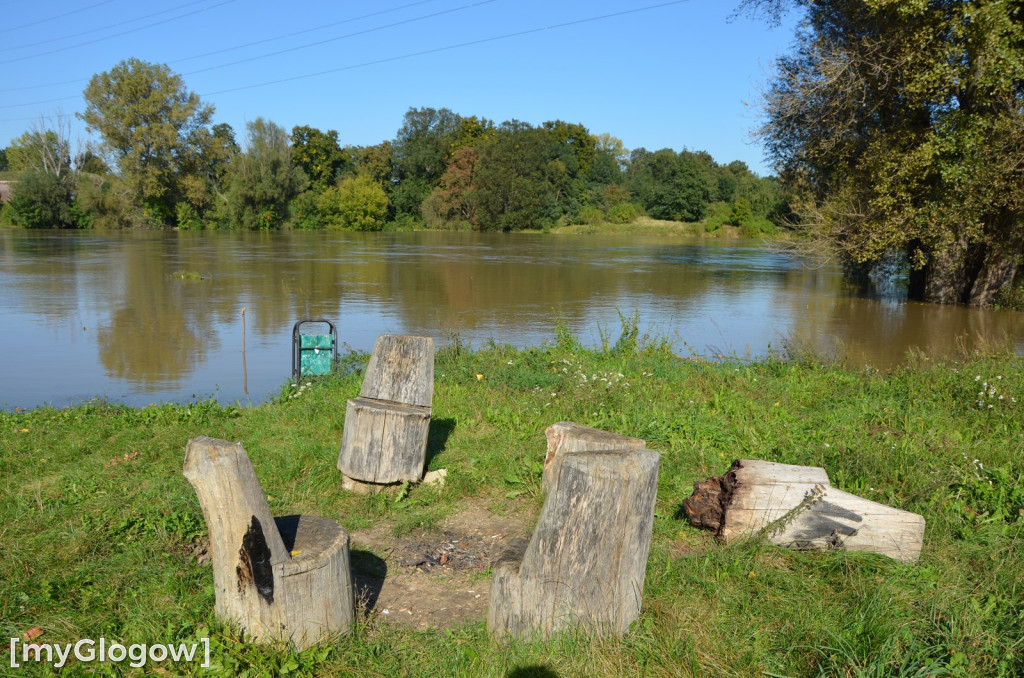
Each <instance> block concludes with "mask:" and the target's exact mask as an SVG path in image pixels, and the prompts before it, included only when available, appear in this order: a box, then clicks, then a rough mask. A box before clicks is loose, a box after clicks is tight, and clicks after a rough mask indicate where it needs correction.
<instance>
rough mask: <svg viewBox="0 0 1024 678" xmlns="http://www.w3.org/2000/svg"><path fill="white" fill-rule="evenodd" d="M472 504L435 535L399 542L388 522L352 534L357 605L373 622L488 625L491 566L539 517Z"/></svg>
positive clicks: (404, 538)
mask: <svg viewBox="0 0 1024 678" xmlns="http://www.w3.org/2000/svg"><path fill="white" fill-rule="evenodd" d="M517 513H519V515H512V513H511V512H510V513H509V514H507V515H504V516H499V515H495V514H493V513H491V512H490V511H488V510H487V508H486V507H484V506H475V505H470V506H468V507H467V508H466V509H464V510H462V511H460V512H459V513H456V514H453V515H451V516H449V517H448V518H447V519H445V521H444V522H443V523H442V524H441V525H440V526H439V529H438V530H436V531H431V532H422V533H413V534H407V535H403V536H402V537H394V536H393V535H392V534H391V527H390V526H389V525H378V526H376V527H374V528H373V529H370V530H361V531H356V532H352V533H350V536H351V539H352V553H351V555H352V572H353V575H354V584H355V588H356V598H357V604H358V606H359V608H360V610H361V611H363V612H364V613H365V614H366V615H367V616H369V617H376V618H378V619H384V620H387V621H388V622H393V623H398V624H404V625H409V626H413V627H415V628H419V629H430V628H433V629H439V628H446V627H449V626H454V625H459V624H463V623H473V622H478V621H483V620H484V619H485V618H486V616H487V593H488V590H489V589H490V584H491V578H490V575H489V568H490V567H491V564H492V563H493V562H494V561H495V560H497V558H498V555H499V554H500V553H501V551H502V550H503V549H504V548H505V546H506V545H507V543H508V540H509V539H511V538H512V537H516V536H521V535H524V534H526V532H527V531H528V530H529V528H530V526H532V524H533V520H532V516H529V515H522V513H523V512H517Z"/></svg>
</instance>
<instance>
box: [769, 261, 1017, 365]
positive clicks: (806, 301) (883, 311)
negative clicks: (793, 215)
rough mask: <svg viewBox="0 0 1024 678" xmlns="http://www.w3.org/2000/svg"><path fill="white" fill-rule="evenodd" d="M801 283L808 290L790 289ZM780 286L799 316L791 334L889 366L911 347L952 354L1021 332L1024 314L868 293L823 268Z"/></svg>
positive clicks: (837, 352)
mask: <svg viewBox="0 0 1024 678" xmlns="http://www.w3.org/2000/svg"><path fill="white" fill-rule="evenodd" d="M801 288H802V289H804V290H806V292H807V293H806V294H802V295H801V294H793V291H794V290H799V289H801ZM781 289H782V290H785V299H787V300H789V303H790V304H791V305H792V306H793V308H792V313H793V315H794V317H795V318H800V319H801V322H799V323H797V325H796V327H795V330H794V336H793V337H791V339H794V340H796V342H797V343H798V344H802V345H806V346H808V347H812V348H814V349H815V350H817V351H819V352H821V353H823V354H826V355H829V354H835V355H837V356H838V357H841V358H844V359H846V360H848V361H850V362H851V363H853V364H866V365H871V366H873V367H876V368H879V369H887V368H889V367H892V366H894V365H896V364H898V363H899V362H900V361H902V360H903V359H904V358H905V357H906V354H907V352H908V351H910V350H916V351H920V352H922V353H923V354H924V355H927V356H930V357H941V356H951V355H955V354H956V353H957V351H959V350H961V349H963V348H966V349H968V350H973V349H974V348H977V347H978V346H979V345H980V344H989V345H998V344H1001V343H1010V342H1012V341H1014V340H1016V338H1018V337H1021V336H1024V313H1019V312H1013V311H992V310H985V309H978V308H968V307H965V306H955V305H936V304H924V303H919V302H907V301H904V300H902V299H898V298H897V299H894V298H889V299H877V298H869V297H867V296H864V295H858V294H856V293H854V292H853V291H852V290H849V289H846V288H844V287H843V283H842V280H841V278H840V277H839V276H838V275H834V274H832V275H830V274H828V273H826V272H821V271H802V270H798V271H794V272H792V273H791V275H790V276H789V279H788V280H787V285H786V286H785V288H781ZM1011 345H1012V344H1011Z"/></svg>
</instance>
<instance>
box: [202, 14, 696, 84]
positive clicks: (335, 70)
mask: <svg viewBox="0 0 1024 678" xmlns="http://www.w3.org/2000/svg"><path fill="white" fill-rule="evenodd" d="M684 2H690V0H672V1H671V2H663V3H659V4H657V5H647V6H646V7H637V8H635V9H627V10H623V11H621V12H612V13H610V14H602V15H600V16H592V17H588V18H586V19H576V20H574V21H566V22H563V23H560V24H552V25H550V26H540V27H537V28H529V29H526V30H523V31H516V32H514V33H505V34H504V35H495V36H492V37H489V38H481V39H479V40H469V41H467V42H460V43H456V44H454V45H446V46H444V47H435V48H432V49H425V50H421V51H419V52H410V53H408V54H401V55H399V56H393V57H386V58H383V59H374V60H373V61H364V62H362V63H358V64H351V65H349V66H341V67H339V68H331V69H328V70H326V71H317V72H315V73H306V74H303V75H293V76H290V77H287V78H278V79H276V80H267V81H265V82H259V83H254V84H252V85H243V86H241V87H231V88H228V89H220V90H216V91H213V92H207V93H205V94H202V95H200V96H204V97H208V96H213V95H214V94H226V93H228V92H239V91H242V90H246V89H255V88H257V87H267V86H270V85H278V84H281V83H285V82H293V81H295V80H305V79H308V78H315V77H318V76H321V75H330V74H332V73H340V72H342V71H351V70H354V69H356V68H365V67H366V66H376V65H378V64H386V63H389V62H391V61H401V60H402V59H411V58H413V57H418V56H426V55H427V54H437V53H438V52H447V51H450V50H453V49H460V48H462V47H472V46H473V45H482V44H484V43H488V42H497V41H498V40H507V39H509V38H518V37H520V36H523V35H530V34H532V33H541V32H543V31H549V30H556V29H559V28H567V27H569V26H578V25H580V24H585V23H590V22H593V21H601V20H603V19H612V18H615V17H620V16H625V15H627V14H636V13H638V12H646V11H649V10H652V9H661V8H662V7H670V6H672V5H681V4H683V3H684ZM197 72H199V71H197Z"/></svg>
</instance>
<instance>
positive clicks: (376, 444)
mask: <svg viewBox="0 0 1024 678" xmlns="http://www.w3.org/2000/svg"><path fill="white" fill-rule="evenodd" d="M433 396H434V340H433V339H431V338H430V337H409V336H402V335H395V334H385V335H381V336H380V337H378V338H377V341H376V342H375V344H374V347H373V353H372V355H371V356H370V361H369V363H368V364H367V366H366V374H365V376H364V377H363V386H362V390H361V391H360V393H359V397H358V398H352V399H351V400H349V401H348V406H347V409H346V411H345V428H344V430H343V431H342V438H341V452H340V454H339V455H338V469H339V470H340V471H341V472H342V474H344V476H345V477H346V479H350V480H352V481H356V482H357V483H373V484H381V485H386V484H391V483H400V482H404V481H409V482H416V481H419V480H420V479H421V478H422V477H423V471H424V467H425V465H426V459H427V437H428V434H429V432H430V407H431V403H432V400H433ZM347 485H348V486H356V485H355V484H354V483H350V482H347Z"/></svg>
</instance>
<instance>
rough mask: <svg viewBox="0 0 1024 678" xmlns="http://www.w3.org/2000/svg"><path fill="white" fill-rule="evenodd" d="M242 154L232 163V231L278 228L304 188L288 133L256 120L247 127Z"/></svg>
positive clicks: (303, 177)
mask: <svg viewBox="0 0 1024 678" xmlns="http://www.w3.org/2000/svg"><path fill="white" fill-rule="evenodd" d="M245 128H246V144H245V152H244V153H240V154H238V155H237V156H235V158H234V159H233V160H232V162H231V170H230V185H229V188H228V195H227V201H228V213H229V215H230V225H231V226H232V227H233V228H249V229H273V228H280V226H281V225H282V224H283V223H284V221H285V219H286V218H287V217H288V203H289V201H291V199H292V198H294V197H295V196H297V195H298V194H299V193H301V192H302V189H303V188H305V186H306V175H305V174H304V173H303V172H302V170H301V169H300V168H298V167H296V166H295V165H294V164H293V162H292V148H291V145H290V143H289V137H288V133H287V132H286V131H285V130H284V128H282V127H281V126H280V125H277V124H275V123H273V122H270V121H269V120H264V119H263V118H256V119H255V120H253V121H252V122H250V123H247V124H246V126H245Z"/></svg>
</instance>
